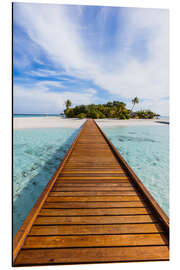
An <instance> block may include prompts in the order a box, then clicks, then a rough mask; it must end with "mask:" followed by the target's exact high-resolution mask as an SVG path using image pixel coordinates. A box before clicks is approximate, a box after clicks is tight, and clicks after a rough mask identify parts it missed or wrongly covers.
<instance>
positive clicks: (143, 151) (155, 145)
mask: <svg viewBox="0 0 180 270" xmlns="http://www.w3.org/2000/svg"><path fill="white" fill-rule="evenodd" d="M103 131H104V132H105V134H106V135H107V136H108V138H109V139H110V140H111V142H112V143H113V144H114V145H115V147H116V148H117V149H118V150H119V152H120V154H121V155H122V156H123V157H124V158H125V160H126V161H127V162H128V163H129V165H130V166H131V167H132V169H133V170H134V172H135V173H136V174H137V176H138V177H139V178H140V179H141V181H142V182H143V184H144V185H145V186H146V187H147V189H148V190H149V191H150V193H151V194H152V196H153V197H154V198H155V199H156V200H157V202H158V203H159V205H160V206H161V207H162V209H163V210H164V211H165V213H166V214H167V215H169V127H168V126H166V125H162V126H136V127H111V128H109V127H104V128H103Z"/></svg>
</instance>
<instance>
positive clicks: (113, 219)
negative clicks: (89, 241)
mask: <svg viewBox="0 0 180 270" xmlns="http://www.w3.org/2000/svg"><path fill="white" fill-rule="evenodd" d="M154 222H157V220H156V219H155V218H154V217H153V216H150V215H134V216H85V217H84V216H83V217H41V216H38V217H37V219H36V221H35V222H34V224H37V225H48V224H49V225H50V224H54V225H55V224H58V225H59V224H66V225H67V224H115V223H116V224H117V223H120V224H123V223H154Z"/></svg>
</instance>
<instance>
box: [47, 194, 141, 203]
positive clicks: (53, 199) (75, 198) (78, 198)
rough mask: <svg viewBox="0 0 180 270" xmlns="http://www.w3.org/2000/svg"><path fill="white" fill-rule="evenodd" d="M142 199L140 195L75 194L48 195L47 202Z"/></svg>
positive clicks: (133, 200)
mask: <svg viewBox="0 0 180 270" xmlns="http://www.w3.org/2000/svg"><path fill="white" fill-rule="evenodd" d="M140 200H141V199H140V198H139V196H134V195H121V196H90V197H86V196H84V197H83V196H73V197H70V196H69V197H68V196H66V197H50V196H48V198H47V200H46V201H47V202H90V201H92V202H102V201H103V202H113V201H115V202H125V201H131V202H135V201H136V202H138V201H140Z"/></svg>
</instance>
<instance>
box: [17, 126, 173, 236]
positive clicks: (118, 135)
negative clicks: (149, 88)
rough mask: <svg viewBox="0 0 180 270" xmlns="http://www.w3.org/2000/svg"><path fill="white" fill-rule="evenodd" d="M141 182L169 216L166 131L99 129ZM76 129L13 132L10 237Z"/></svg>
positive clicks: (67, 146)
mask: <svg viewBox="0 0 180 270" xmlns="http://www.w3.org/2000/svg"><path fill="white" fill-rule="evenodd" d="M103 131H104V132H105V133H106V134H107V136H108V137H109V139H110V140H111V141H112V143H113V144H114V145H115V146H116V147H117V149H118V150H119V152H120V153H121V154H122V155H123V157H124V158H125V159H126V161H127V162H128V163H129V164H130V166H131V167H132V168H133V170H134V171H135V173H136V174H137V175H138V176H139V177H140V179H141V180H142V182H143V183H144V184H145V186H146V187H147V188H148V190H149V191H150V192H151V194H152V195H153V196H154V198H155V199H156V200H157V201H158V203H159V204H160V206H161V207H162V208H163V210H164V211H165V212H166V213H167V214H168V213H169V128H168V126H162V127H161V126H143V127H142V126H138V127H134V126H133V127H111V128H109V127H108V128H103ZM78 132H79V129H72V128H45V129H44V128H41V129H24V130H15V131H14V145H13V149H14V151H13V157H14V162H13V165H14V169H13V234H14V235H15V233H16V232H17V230H18V229H19V227H20V226H21V224H22V223H23V221H24V219H25V217H26V216H27V214H28V213H29V211H30V210H31V208H32V207H33V205H34V203H35V202H36V200H37V199H38V197H39V195H40V194H41V192H42V191H43V189H44V187H45V186H46V184H47V183H48V181H49V180H50V178H51V176H52V175H53V173H54V172H55V170H56V168H57V166H58V165H59V162H60V161H61V160H62V158H63V157H64V155H65V153H66V151H67V150H68V148H69V147H70V145H71V144H72V142H73V140H74V138H75V137H76V135H77V133H78Z"/></svg>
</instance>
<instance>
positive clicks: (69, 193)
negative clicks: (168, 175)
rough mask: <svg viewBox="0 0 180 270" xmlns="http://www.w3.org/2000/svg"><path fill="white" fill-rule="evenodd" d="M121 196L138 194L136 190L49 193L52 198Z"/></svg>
mask: <svg viewBox="0 0 180 270" xmlns="http://www.w3.org/2000/svg"><path fill="white" fill-rule="evenodd" d="M104 195H105V196H106V195H107V196H121V195H137V192H136V191H134V190H130V191H129V190H123V191H116V192H113V191H73V192H70V191H66V192H63V191H54V190H52V191H51V192H50V193H49V196H50V197H62V196H86V197H89V196H104Z"/></svg>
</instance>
